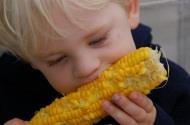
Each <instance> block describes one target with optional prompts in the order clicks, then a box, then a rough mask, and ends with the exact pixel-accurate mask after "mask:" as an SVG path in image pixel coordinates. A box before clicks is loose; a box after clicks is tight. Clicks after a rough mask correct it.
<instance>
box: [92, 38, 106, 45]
mask: <svg viewBox="0 0 190 125" xmlns="http://www.w3.org/2000/svg"><path fill="white" fill-rule="evenodd" d="M106 39H107V37H106V36H104V37H100V38H98V39H95V40H93V41H91V42H90V43H89V45H90V46H98V45H102V44H103V43H104V42H105V40H106Z"/></svg>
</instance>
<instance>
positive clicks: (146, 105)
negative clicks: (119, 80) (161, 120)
mask: <svg viewBox="0 0 190 125" xmlns="http://www.w3.org/2000/svg"><path fill="white" fill-rule="evenodd" d="M129 98H130V99H131V100H132V101H133V102H134V103H136V104H137V105H139V106H140V107H142V108H143V109H144V110H145V111H146V112H147V113H150V112H152V111H153V110H154V105H153V103H152V101H151V100H150V99H149V98H148V97H147V96H145V95H144V94H142V93H140V92H132V93H131V94H130V95H129Z"/></svg>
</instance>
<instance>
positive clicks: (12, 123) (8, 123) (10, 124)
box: [4, 118, 28, 125]
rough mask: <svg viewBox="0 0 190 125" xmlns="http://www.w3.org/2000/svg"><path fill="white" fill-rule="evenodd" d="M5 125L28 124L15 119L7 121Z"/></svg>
mask: <svg viewBox="0 0 190 125" xmlns="http://www.w3.org/2000/svg"><path fill="white" fill-rule="evenodd" d="M4 125H28V122H27V121H23V120H21V119H18V118H14V119H11V120H9V121H7V122H6V123H4Z"/></svg>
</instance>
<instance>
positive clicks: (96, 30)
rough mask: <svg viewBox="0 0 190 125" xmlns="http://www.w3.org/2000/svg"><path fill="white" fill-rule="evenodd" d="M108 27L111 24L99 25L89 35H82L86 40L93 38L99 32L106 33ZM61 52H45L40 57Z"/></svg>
mask: <svg viewBox="0 0 190 125" xmlns="http://www.w3.org/2000/svg"><path fill="white" fill-rule="evenodd" d="M108 29H109V26H108V25H107V24H105V25H102V26H99V27H97V28H96V29H95V30H93V31H92V32H90V33H88V34H87V35H85V36H84V37H82V39H83V40H84V41H86V40H91V39H93V36H96V35H97V34H98V35H99V34H104V33H105V32H107V31H108ZM59 53H60V52H50V53H46V54H43V55H41V56H40V57H41V58H48V57H51V56H54V55H58V54H59Z"/></svg>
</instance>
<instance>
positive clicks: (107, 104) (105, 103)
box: [103, 100, 110, 108]
mask: <svg viewBox="0 0 190 125" xmlns="http://www.w3.org/2000/svg"><path fill="white" fill-rule="evenodd" d="M109 105H110V102H109V101H107V100H105V101H104V102H103V107H105V108H107V107H108V106H109Z"/></svg>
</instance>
